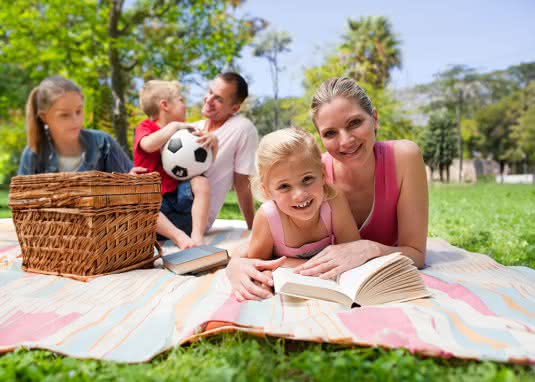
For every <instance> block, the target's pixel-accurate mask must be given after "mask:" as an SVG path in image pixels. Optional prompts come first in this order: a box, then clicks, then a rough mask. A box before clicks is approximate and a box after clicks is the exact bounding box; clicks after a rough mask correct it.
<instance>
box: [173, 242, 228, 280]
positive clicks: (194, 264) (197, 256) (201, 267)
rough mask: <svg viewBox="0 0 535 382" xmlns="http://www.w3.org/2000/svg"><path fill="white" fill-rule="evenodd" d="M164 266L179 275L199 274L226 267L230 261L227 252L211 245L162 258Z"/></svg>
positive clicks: (184, 250) (200, 246)
mask: <svg viewBox="0 0 535 382" xmlns="http://www.w3.org/2000/svg"><path fill="white" fill-rule="evenodd" d="M162 259H163V265H164V267H166V268H167V269H169V270H170V271H172V272H175V273H176V274H177V275H183V274H185V273H190V274H198V273H202V272H206V271H209V270H211V269H214V268H217V267H220V266H223V265H226V264H227V263H228V261H229V256H228V254H227V251H226V250H225V249H223V248H217V247H212V246H210V245H199V246H197V247H192V248H188V249H183V250H181V251H177V252H173V253H170V254H167V255H164V256H163V257H162Z"/></svg>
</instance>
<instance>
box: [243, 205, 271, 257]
mask: <svg viewBox="0 0 535 382" xmlns="http://www.w3.org/2000/svg"><path fill="white" fill-rule="evenodd" d="M272 256H273V236H272V235H271V228H270V227H269V221H268V218H267V216H266V214H265V213H264V210H263V209H262V208H260V209H259V210H258V212H257V213H256V215H255V217H254V220H253V229H252V232H251V238H250V240H249V250H248V251H247V257H248V258H250V259H262V260H270V259H271V257H272Z"/></svg>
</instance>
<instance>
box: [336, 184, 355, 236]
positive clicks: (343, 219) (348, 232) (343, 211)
mask: <svg viewBox="0 0 535 382" xmlns="http://www.w3.org/2000/svg"><path fill="white" fill-rule="evenodd" d="M332 187H334V189H335V190H336V196H335V197H334V198H333V199H331V200H329V205H330V206H331V211H332V217H333V220H332V223H333V228H334V235H335V236H336V244H342V243H349V242H351V241H356V240H359V239H360V234H359V229H358V227H357V224H356V223H355V219H353V215H352V214H351V208H350V207H349V203H348V201H347V199H346V197H345V195H344V193H343V191H342V190H340V189H338V188H337V187H336V186H334V185H333V186H332Z"/></svg>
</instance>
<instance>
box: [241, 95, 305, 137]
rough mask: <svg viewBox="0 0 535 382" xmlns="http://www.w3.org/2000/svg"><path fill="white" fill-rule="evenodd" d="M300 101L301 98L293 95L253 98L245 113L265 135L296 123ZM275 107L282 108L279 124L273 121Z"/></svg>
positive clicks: (261, 134)
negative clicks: (277, 97) (275, 97)
mask: <svg viewBox="0 0 535 382" xmlns="http://www.w3.org/2000/svg"><path fill="white" fill-rule="evenodd" d="M298 103H299V99H296V98H293V97H289V98H282V99H278V100H275V99H274V98H270V97H264V98H257V99H251V101H250V103H249V107H248V108H247V109H246V110H245V112H244V114H245V116H246V117H247V118H249V119H250V120H251V121H253V123H254V125H255V126H256V129H257V130H258V134H259V135H260V136H264V135H266V134H268V133H271V132H272V131H274V130H276V129H277V128H281V127H290V126H292V125H294V124H295V123H294V121H293V120H294V118H295V116H296V115H297V113H298V109H297V105H298ZM275 107H279V108H280V114H279V126H276V125H275V124H274V123H273V118H272V111H273V109H274V108H275Z"/></svg>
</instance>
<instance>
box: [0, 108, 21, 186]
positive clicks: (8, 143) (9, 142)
mask: <svg viewBox="0 0 535 382" xmlns="http://www.w3.org/2000/svg"><path fill="white" fill-rule="evenodd" d="M10 120H11V121H10V122H9V123H8V122H5V121H2V120H0V137H2V139H0V184H8V183H9V181H10V180H11V177H12V176H13V175H15V174H16V173H17V170H18V168H19V161H20V155H21V154H22V150H23V149H24V146H25V145H26V132H25V130H24V119H23V117H22V115H21V113H12V115H11V117H10Z"/></svg>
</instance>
